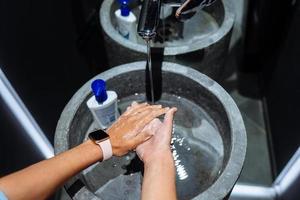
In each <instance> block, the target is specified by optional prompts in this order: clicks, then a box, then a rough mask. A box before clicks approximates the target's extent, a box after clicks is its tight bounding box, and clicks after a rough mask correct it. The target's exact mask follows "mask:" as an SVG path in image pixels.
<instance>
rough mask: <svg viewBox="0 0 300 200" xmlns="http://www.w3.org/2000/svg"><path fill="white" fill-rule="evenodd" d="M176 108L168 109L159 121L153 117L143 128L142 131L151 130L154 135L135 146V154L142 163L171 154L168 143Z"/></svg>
mask: <svg viewBox="0 0 300 200" xmlns="http://www.w3.org/2000/svg"><path fill="white" fill-rule="evenodd" d="M176 111H177V108H172V109H170V110H169V111H168V112H167V113H166V115H165V118H164V121H163V122H161V121H160V120H159V119H157V118H156V119H153V120H152V121H151V123H149V124H148V125H147V126H145V128H144V129H143V132H150V133H151V132H152V134H154V136H153V137H152V138H150V139H149V140H148V141H146V142H144V143H142V144H140V145H139V146H138V147H137V148H136V152H137V155H138V156H139V158H140V159H141V160H143V161H144V163H148V162H151V161H152V160H154V159H160V158H164V156H172V153H171V148H170V143H171V138H172V129H173V117H174V113H175V112H176Z"/></svg>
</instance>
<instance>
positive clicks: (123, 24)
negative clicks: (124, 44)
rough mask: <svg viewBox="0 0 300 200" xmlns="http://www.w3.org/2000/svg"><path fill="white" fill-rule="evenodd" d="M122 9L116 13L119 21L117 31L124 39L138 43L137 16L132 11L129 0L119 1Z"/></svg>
mask: <svg viewBox="0 0 300 200" xmlns="http://www.w3.org/2000/svg"><path fill="white" fill-rule="evenodd" d="M119 3H120V9H118V10H116V11H115V17H116V19H117V29H118V31H119V33H120V35H122V36H123V37H124V38H126V39H128V40H130V41H132V42H136V41H137V32H136V28H137V23H136V16H135V15H134V14H133V13H132V11H131V10H130V7H129V5H128V3H129V0H119Z"/></svg>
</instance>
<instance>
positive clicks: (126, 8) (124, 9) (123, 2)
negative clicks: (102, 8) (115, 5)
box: [119, 0, 130, 17]
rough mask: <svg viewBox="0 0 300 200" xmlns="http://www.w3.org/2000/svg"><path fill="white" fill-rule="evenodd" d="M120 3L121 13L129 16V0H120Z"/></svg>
mask: <svg viewBox="0 0 300 200" xmlns="http://www.w3.org/2000/svg"><path fill="white" fill-rule="evenodd" d="M119 3H120V4H121V8H120V10H121V15H122V16H124V17H127V16H129V14H130V8H129V6H128V3H129V0H119Z"/></svg>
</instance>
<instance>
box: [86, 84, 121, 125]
mask: <svg viewBox="0 0 300 200" xmlns="http://www.w3.org/2000/svg"><path fill="white" fill-rule="evenodd" d="M91 87H92V91H93V93H94V95H93V96H92V97H91V98H90V99H89V100H88V101H87V103H86V104H87V106H88V108H89V109H90V111H91V112H92V114H93V117H94V119H95V121H96V122H97V124H98V125H99V127H100V128H101V129H106V128H108V127H109V126H110V125H111V124H112V123H113V122H114V121H116V119H117V118H118V117H119V112H118V103H117V100H118V95H117V93H116V92H115V91H106V84H105V81H103V80H101V79H97V80H95V81H93V82H92V86H91Z"/></svg>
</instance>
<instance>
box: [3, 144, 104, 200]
mask: <svg viewBox="0 0 300 200" xmlns="http://www.w3.org/2000/svg"><path fill="white" fill-rule="evenodd" d="M101 159H102V151H101V149H100V148H99V146H97V145H95V144H94V143H92V142H91V141H90V140H89V141H86V142H84V143H83V144H81V145H79V146H77V147H75V148H73V149H71V150H69V151H66V152H64V153H61V154H59V155H57V156H56V157H53V158H51V159H48V160H45V161H42V162H39V163H37V164H34V165H32V166H30V167H27V168H25V169H23V170H21V171H19V172H16V173H13V174H11V175H9V176H6V177H4V178H2V179H0V190H2V191H4V193H5V194H6V195H7V196H8V198H9V199H14V200H18V199H22V200H25V199H46V198H47V197H48V196H50V195H51V194H52V193H53V192H55V190H56V189H57V188H58V187H59V186H61V185H63V183H64V182H65V181H67V180H68V179H69V178H70V177H72V176H74V175H75V174H77V173H78V172H80V171H81V170H83V169H85V168H86V167H88V166H90V165H92V164H93V163H95V162H97V161H99V160H101ZM33 188H34V189H33Z"/></svg>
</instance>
